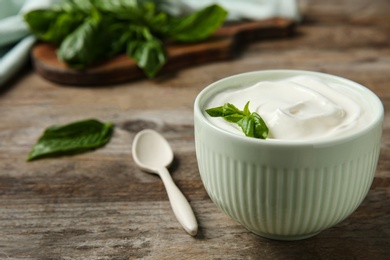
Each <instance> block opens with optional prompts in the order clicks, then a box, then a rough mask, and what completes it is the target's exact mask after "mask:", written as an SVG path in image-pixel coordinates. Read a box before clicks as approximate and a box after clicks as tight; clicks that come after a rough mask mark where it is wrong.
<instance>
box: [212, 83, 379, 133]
mask: <svg viewBox="0 0 390 260" xmlns="http://www.w3.org/2000/svg"><path fill="white" fill-rule="evenodd" d="M248 101H250V105H249V109H250V111H251V112H257V113H258V114H259V115H260V116H261V117H262V118H263V119H264V121H265V123H266V124H267V126H268V128H269V130H270V132H269V137H268V138H272V139H283V140H312V139H318V138H333V137H340V136H344V135H347V134H350V133H354V132H357V131H359V130H360V129H362V128H364V127H365V126H366V125H367V124H368V122H370V121H371V120H372V119H371V115H372V108H371V107H370V105H369V104H368V102H366V100H365V99H364V97H363V96H362V95H361V94H360V93H359V92H358V91H357V90H355V89H352V88H350V87H347V86H344V85H342V84H340V83H336V82H327V81H324V80H322V79H320V78H317V77H314V76H296V77H290V78H286V79H283V80H277V81H262V82H259V83H257V84H255V85H253V86H249V87H245V88H237V89H229V90H226V91H224V92H221V93H218V94H216V95H215V96H214V97H212V98H211V100H209V102H208V103H207V104H206V107H205V109H208V108H212V107H219V106H222V105H223V104H225V103H231V104H233V105H235V106H236V107H237V108H239V109H241V110H242V109H243V108H244V106H245V104H246V103H247V102H248ZM207 118H208V120H210V121H211V122H212V123H213V124H215V125H216V126H218V127H220V128H222V129H225V130H227V131H231V132H234V133H237V134H240V135H244V133H243V132H242V130H241V129H240V128H239V126H238V125H237V124H234V123H229V122H227V121H226V120H224V119H223V118H220V117H210V116H208V115H207Z"/></svg>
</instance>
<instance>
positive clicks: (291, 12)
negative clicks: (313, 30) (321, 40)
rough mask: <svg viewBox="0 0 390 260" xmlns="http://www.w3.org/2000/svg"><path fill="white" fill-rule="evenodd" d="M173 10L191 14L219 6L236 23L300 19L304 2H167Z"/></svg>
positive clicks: (203, 0)
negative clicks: (210, 6) (274, 19)
mask: <svg viewBox="0 0 390 260" xmlns="http://www.w3.org/2000/svg"><path fill="white" fill-rule="evenodd" d="M168 1H169V3H171V4H172V6H173V8H171V9H170V12H171V13H172V14H183V13H191V12H193V11H196V10H198V9H200V8H203V7H206V6H208V5H211V4H219V5H220V6H222V7H223V8H225V9H226V10H227V11H228V12H229V14H228V17H227V19H228V20H230V21H237V20H242V19H248V20H262V19H268V18H273V17H280V18H289V19H293V20H296V21H299V20H300V19H301V16H300V12H301V7H302V4H304V3H303V2H304V1H305V0H240V1H238V0H185V1H177V0H168Z"/></svg>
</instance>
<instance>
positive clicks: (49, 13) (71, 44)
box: [24, 0, 227, 78]
mask: <svg viewBox="0 0 390 260" xmlns="http://www.w3.org/2000/svg"><path fill="white" fill-rule="evenodd" d="M168 9H169V5H168V3H166V2H165V1H164V0H116V1H106V0H83V1H76V0H67V1H64V2H63V3H62V4H60V5H58V6H54V7H52V8H51V9H46V10H33V11H30V12H28V13H27V14H25V16H24V18H25V20H26V22H27V24H28V25H29V28H30V30H31V32H32V33H34V34H35V35H36V36H37V37H38V38H39V39H41V40H43V41H46V42H50V43H53V44H55V45H56V46H58V47H59V48H58V51H57V55H58V57H59V59H60V60H62V61H64V62H65V63H67V64H68V65H69V66H70V67H73V68H75V69H78V70H82V69H85V68H87V67H88V66H90V65H93V64H96V63H97V62H100V61H103V60H105V59H107V58H110V57H113V56H115V55H118V54H121V53H126V54H127V55H128V56H129V57H130V58H132V59H133V60H135V62H136V63H137V65H138V67H139V68H141V69H142V70H143V72H144V73H145V74H146V75H147V76H148V77H150V78H153V77H154V76H155V75H156V74H157V73H158V71H159V70H160V69H161V68H162V67H163V66H164V65H165V64H166V62H167V53H166V51H165V42H166V41H168V40H174V41H179V42H198V41H202V40H204V39H206V38H208V37H209V36H210V35H211V34H212V33H213V32H214V31H215V30H216V29H218V28H219V27H220V26H221V25H222V24H223V22H224V21H225V18H226V15H227V11H226V10H225V9H223V8H222V7H220V6H218V5H210V6H208V7H205V8H204V9H202V10H199V11H197V12H194V13H192V14H189V15H187V16H183V17H176V16H173V15H170V14H169V13H168V12H167V11H165V10H168Z"/></svg>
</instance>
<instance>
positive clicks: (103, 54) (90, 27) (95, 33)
mask: <svg viewBox="0 0 390 260" xmlns="http://www.w3.org/2000/svg"><path fill="white" fill-rule="evenodd" d="M92 13H93V14H91V15H90V16H89V17H88V19H86V20H85V21H84V22H83V23H82V24H81V25H80V26H79V27H78V28H77V29H76V30H75V31H74V32H72V33H71V34H69V35H68V36H67V37H66V38H65V40H64V41H63V42H62V43H61V46H60V48H59V50H58V51H57V55H58V57H59V58H60V59H61V60H63V61H64V62H66V63H67V64H68V65H69V66H71V67H73V68H75V69H84V68H86V67H88V66H89V65H92V64H94V63H96V62H98V61H101V60H103V59H105V58H107V57H109V56H110V55H111V54H112V53H111V52H110V49H111V47H112V43H111V41H110V40H109V39H111V37H112V34H111V31H110V30H108V26H109V24H110V23H111V22H110V20H109V18H102V17H101V15H100V13H99V12H98V11H97V10H94V11H93V12H92Z"/></svg>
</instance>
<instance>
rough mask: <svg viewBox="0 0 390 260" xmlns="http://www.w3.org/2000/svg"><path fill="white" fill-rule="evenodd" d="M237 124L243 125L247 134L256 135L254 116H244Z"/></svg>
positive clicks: (243, 129)
mask: <svg viewBox="0 0 390 260" xmlns="http://www.w3.org/2000/svg"><path fill="white" fill-rule="evenodd" d="M237 124H238V125H239V126H240V127H241V129H242V131H243V132H244V134H245V135H246V136H249V137H255V122H254V120H253V116H251V115H249V116H244V117H243V118H242V119H241V120H240V121H238V122H237Z"/></svg>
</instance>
